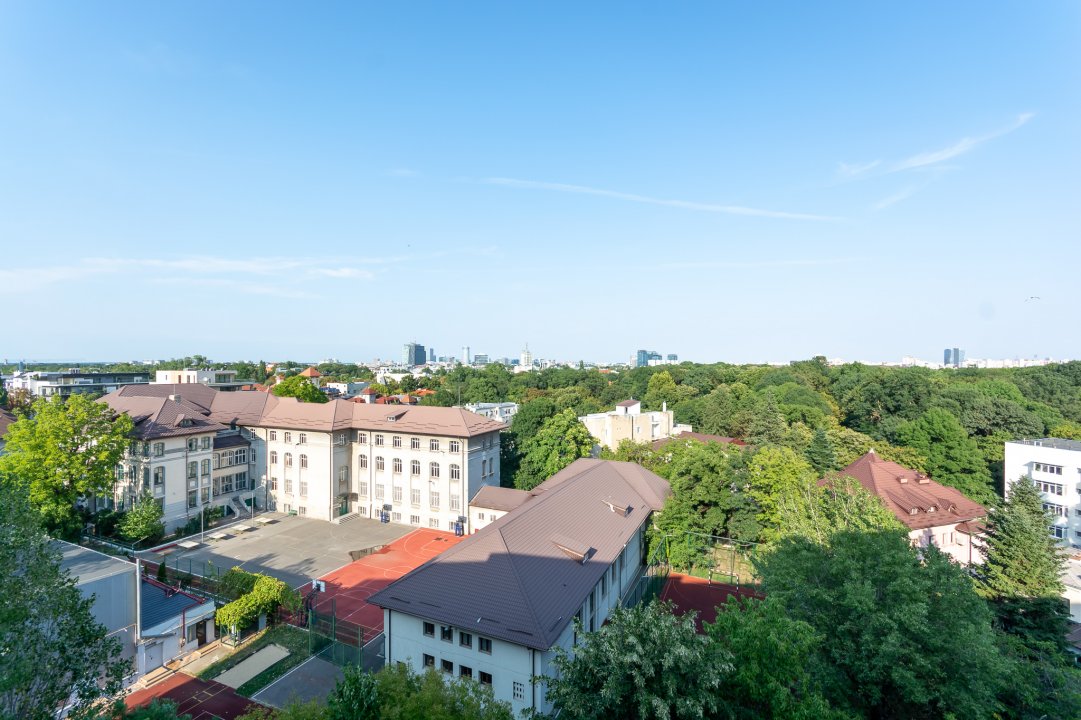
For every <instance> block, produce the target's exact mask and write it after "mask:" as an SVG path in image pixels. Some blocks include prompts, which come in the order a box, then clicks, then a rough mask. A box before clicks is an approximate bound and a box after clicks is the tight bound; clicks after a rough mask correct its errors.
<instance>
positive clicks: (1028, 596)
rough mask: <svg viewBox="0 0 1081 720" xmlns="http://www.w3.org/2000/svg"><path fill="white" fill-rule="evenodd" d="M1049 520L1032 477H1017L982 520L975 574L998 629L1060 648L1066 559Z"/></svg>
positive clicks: (1064, 623) (1065, 619) (1064, 627)
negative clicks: (983, 529)
mask: <svg viewBox="0 0 1081 720" xmlns="http://www.w3.org/2000/svg"><path fill="white" fill-rule="evenodd" d="M1052 522H1053V521H1052V518H1051V516H1050V515H1049V514H1048V513H1047V511H1045V510H1044V509H1043V499H1042V498H1041V497H1040V491H1039V490H1038V489H1037V488H1036V485H1035V484H1034V483H1033V482H1032V479H1031V478H1029V477H1021V478H1018V479H1017V480H1015V481H1014V482H1013V483H1012V484H1011V485H1010V492H1009V495H1008V496H1007V498H1006V501H1005V502H1004V503H1002V504H1001V505H1000V506H999V507H997V508H995V509H994V510H992V511H991V513H990V515H989V516H988V518H987V535H986V536H985V537H984V546H985V548H986V559H985V561H984V563H983V564H982V565H979V566H976V567H975V568H974V570H975V577H976V591H977V592H978V593H979V594H980V595H981V596H983V597H984V598H986V599H987V600H988V601H989V602H990V603H991V607H992V609H993V610H994V612H995V615H996V620H997V624H998V626H999V627H1000V628H1002V629H1003V630H1004V631H1005V632H1008V633H1012V634H1015V635H1019V636H1021V637H1022V639H1024V640H1026V641H1030V640H1036V641H1042V642H1051V643H1054V644H1055V645H1056V646H1060V647H1061V645H1062V643H1063V642H1064V638H1065V636H1066V631H1067V629H1068V624H1069V620H1070V615H1069V607H1068V605H1067V604H1066V603H1064V602H1063V601H1062V594H1063V591H1064V590H1065V587H1064V586H1063V583H1062V573H1063V571H1064V570H1065V568H1066V558H1065V556H1064V555H1062V554H1061V553H1060V552H1059V549H1058V545H1057V543H1056V542H1055V540H1054V539H1053V538H1052V537H1051V536H1050V534H1049V533H1048V531H1047V528H1048V526H1049V525H1051V524H1052Z"/></svg>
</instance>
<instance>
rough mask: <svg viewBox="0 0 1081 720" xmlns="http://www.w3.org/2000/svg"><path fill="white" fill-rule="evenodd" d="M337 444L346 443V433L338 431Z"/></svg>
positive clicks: (335, 438) (335, 439) (335, 440)
mask: <svg viewBox="0 0 1081 720" xmlns="http://www.w3.org/2000/svg"><path fill="white" fill-rule="evenodd" d="M334 444H335V445H345V433H338V434H337V435H335V436H334Z"/></svg>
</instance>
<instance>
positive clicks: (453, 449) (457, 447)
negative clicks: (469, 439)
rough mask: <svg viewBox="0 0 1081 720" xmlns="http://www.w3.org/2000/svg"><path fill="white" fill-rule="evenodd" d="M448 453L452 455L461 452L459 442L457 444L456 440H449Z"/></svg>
mask: <svg viewBox="0 0 1081 720" xmlns="http://www.w3.org/2000/svg"><path fill="white" fill-rule="evenodd" d="M450 451H451V452H452V453H456V452H461V451H462V444H461V443H460V442H458V441H457V440H451V441H450Z"/></svg>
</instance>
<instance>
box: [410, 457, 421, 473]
mask: <svg viewBox="0 0 1081 720" xmlns="http://www.w3.org/2000/svg"><path fill="white" fill-rule="evenodd" d="M409 474H410V475H420V460H414V461H413V462H411V463H409Z"/></svg>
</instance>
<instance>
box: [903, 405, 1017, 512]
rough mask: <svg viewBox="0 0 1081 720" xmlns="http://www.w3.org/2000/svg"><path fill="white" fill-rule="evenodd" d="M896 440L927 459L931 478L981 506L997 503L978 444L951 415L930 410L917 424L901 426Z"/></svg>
mask: <svg viewBox="0 0 1081 720" xmlns="http://www.w3.org/2000/svg"><path fill="white" fill-rule="evenodd" d="M897 437H898V439H899V440H900V442H901V443H902V444H903V445H906V446H908V447H910V448H912V449H914V450H916V451H917V452H919V453H920V454H921V455H922V456H923V457H925V458H926V459H927V461H926V464H925V469H926V470H927V472H928V473H929V474H930V475H931V477H932V478H934V479H935V480H937V481H938V482H940V483H942V484H943V485H949V486H950V487H954V488H957V489H958V490H960V491H961V492H962V493H964V494H965V496H967V497H970V498H972V499H973V500H976V501H978V502H982V503H991V502H994V500H995V498H996V494H995V491H994V490H993V489H992V482H991V473H990V471H989V470H988V469H987V465H986V464H985V463H984V461H983V456H982V455H981V454H980V449H979V447H978V446H977V445H976V441H974V440H972V439H971V438H970V437H969V436H968V433H966V432H965V429H964V428H963V427H962V426H961V423H960V421H959V420H958V419H957V418H955V417H954V416H953V415H951V414H950V413H949V412H948V411H946V410H942V409H940V408H932V409H930V410H928V411H927V412H925V413H924V414H923V415H922V416H920V418H919V419H918V420H914V421H911V422H907V423H905V424H903V425H901V426H900V427H899V428H898V430H897Z"/></svg>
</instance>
